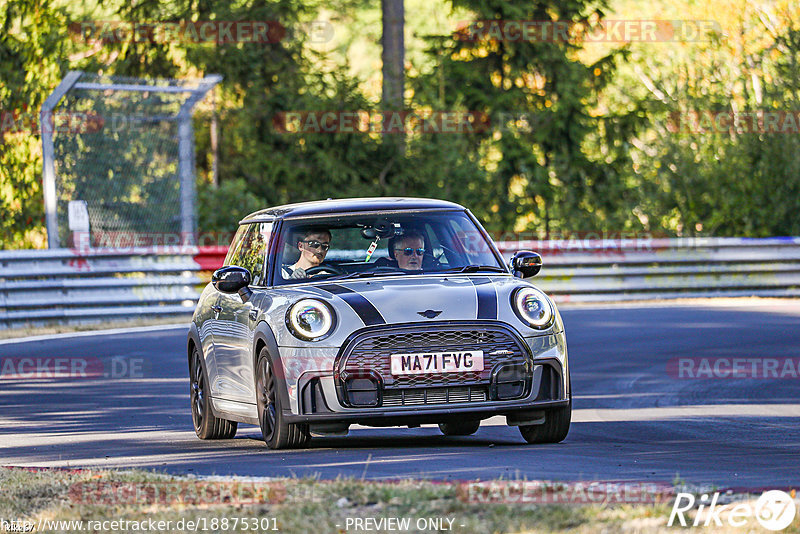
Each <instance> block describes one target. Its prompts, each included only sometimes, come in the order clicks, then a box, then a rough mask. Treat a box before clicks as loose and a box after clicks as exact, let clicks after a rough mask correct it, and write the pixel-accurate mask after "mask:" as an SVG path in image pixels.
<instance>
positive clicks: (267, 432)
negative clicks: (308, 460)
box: [255, 347, 311, 450]
mask: <svg viewBox="0 0 800 534" xmlns="http://www.w3.org/2000/svg"><path fill="white" fill-rule="evenodd" d="M255 374H256V404H257V405H258V423H259V426H260V427H261V435H262V436H263V437H264V442H265V443H266V444H267V446H268V447H269V448H270V449H274V450H277V449H298V448H302V447H305V446H306V445H307V444H308V442H309V440H310V439H311V434H310V433H309V431H308V425H306V424H293V423H287V422H286V421H285V420H284V416H283V409H282V406H281V396H280V395H279V392H278V387H279V384H278V381H277V380H276V379H275V374H274V373H273V372H272V365H271V363H270V359H269V354H268V353H267V349H266V347H264V348H262V349H261V352H259V353H258V361H257V362H256V373H255Z"/></svg>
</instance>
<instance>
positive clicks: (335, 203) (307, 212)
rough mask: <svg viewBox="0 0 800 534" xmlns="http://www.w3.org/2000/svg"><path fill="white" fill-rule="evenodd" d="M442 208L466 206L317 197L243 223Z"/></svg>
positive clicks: (260, 213)
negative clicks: (318, 198) (362, 212)
mask: <svg viewBox="0 0 800 534" xmlns="http://www.w3.org/2000/svg"><path fill="white" fill-rule="evenodd" d="M433 209H436V210H441V209H456V210H464V209H465V208H464V207H463V206H461V205H459V204H456V203H455V202H448V201H446V200H437V199H432V198H400V197H373V198H338V199H328V200H314V201H311V202H299V203H297V204H285V205H283V206H275V207H272V208H266V209H263V210H259V211H256V212H254V213H251V214H250V215H248V216H247V217H245V218H244V219H242V221H241V222H240V224H245V223H252V222H259V221H265V220H273V219H281V218H284V217H306V216H315V215H335V214H337V213H354V212H360V211H384V210H387V211H388V210H392V211H397V210H409V211H419V210H433Z"/></svg>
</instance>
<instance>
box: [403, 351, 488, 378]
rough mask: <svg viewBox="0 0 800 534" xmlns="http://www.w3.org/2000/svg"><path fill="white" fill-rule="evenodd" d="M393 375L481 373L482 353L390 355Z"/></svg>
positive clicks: (454, 352) (457, 352)
mask: <svg viewBox="0 0 800 534" xmlns="http://www.w3.org/2000/svg"><path fill="white" fill-rule="evenodd" d="M391 362H392V374H393V375H426V374H439V373H465V372H471V371H483V351H482V350H465V351H452V352H418V353H415V354H392V355H391Z"/></svg>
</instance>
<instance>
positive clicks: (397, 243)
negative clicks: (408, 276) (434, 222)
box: [389, 230, 425, 271]
mask: <svg viewBox="0 0 800 534" xmlns="http://www.w3.org/2000/svg"><path fill="white" fill-rule="evenodd" d="M424 255H425V239H424V238H423V237H422V234H421V233H420V232H418V231H416V230H409V231H407V232H406V233H405V234H403V235H402V236H400V237H397V238H393V239H391V240H390V241H389V257H390V258H392V259H394V260H396V261H397V266H398V267H400V268H401V269H403V270H404V271H420V270H422V257H423V256H424Z"/></svg>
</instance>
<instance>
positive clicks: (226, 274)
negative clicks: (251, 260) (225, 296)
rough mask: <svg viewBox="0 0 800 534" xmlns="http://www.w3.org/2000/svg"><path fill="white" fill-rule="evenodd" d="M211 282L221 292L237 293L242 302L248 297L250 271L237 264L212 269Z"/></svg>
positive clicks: (249, 293) (249, 292)
mask: <svg viewBox="0 0 800 534" xmlns="http://www.w3.org/2000/svg"><path fill="white" fill-rule="evenodd" d="M211 284H212V285H213V286H214V287H215V288H216V289H217V291H220V292H222V293H239V295H240V296H241V297H242V300H243V301H244V302H247V301H248V300H249V299H250V295H251V294H252V291H250V288H249V287H248V286H249V285H250V271H248V270H247V269H245V268H244V267H239V266H237V265H229V266H228V267H223V268H221V269H217V270H216V271H214V274H212V275H211Z"/></svg>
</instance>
